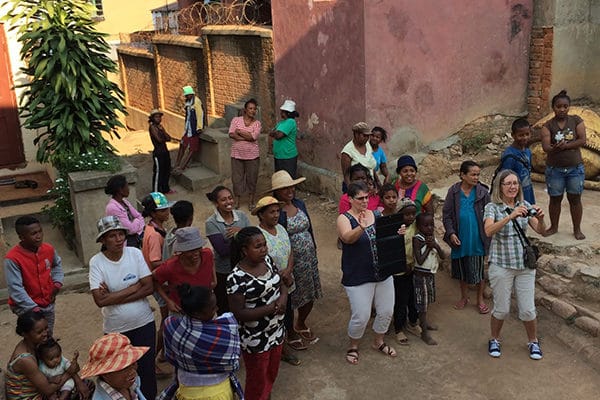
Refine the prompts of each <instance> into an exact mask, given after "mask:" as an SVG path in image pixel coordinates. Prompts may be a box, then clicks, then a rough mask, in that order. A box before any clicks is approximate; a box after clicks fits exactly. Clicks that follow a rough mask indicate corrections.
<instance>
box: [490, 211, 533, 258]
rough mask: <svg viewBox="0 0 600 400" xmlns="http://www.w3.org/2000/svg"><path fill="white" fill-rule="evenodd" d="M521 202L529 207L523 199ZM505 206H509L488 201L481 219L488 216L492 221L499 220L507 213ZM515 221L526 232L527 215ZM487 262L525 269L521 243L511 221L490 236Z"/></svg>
mask: <svg viewBox="0 0 600 400" xmlns="http://www.w3.org/2000/svg"><path fill="white" fill-rule="evenodd" d="M523 204H524V205H525V206H526V207H527V208H529V207H531V205H530V204H529V203H528V202H526V201H523ZM519 205H521V203H520V202H517V203H516V205H515V207H518V206H519ZM507 208H509V207H508V206H507V205H506V204H504V203H488V204H486V206H485V211H484V214H483V220H484V221H485V220H486V219H488V218H490V219H492V220H494V222H496V221H499V220H501V219H503V218H505V217H506V216H507V215H508V214H509V213H508V212H507V211H506V209H507ZM515 221H516V222H517V223H518V224H519V225H520V226H521V229H523V232H526V230H527V223H528V221H529V217H525V218H523V217H518V218H517V219H516V220H515ZM488 262H489V264H490V265H495V266H497V267H501V268H508V269H525V263H524V262H523V245H522V244H521V241H520V240H519V235H518V233H517V230H516V229H515V227H514V225H513V222H512V221H509V222H508V223H507V224H506V225H504V226H503V227H502V229H500V230H499V231H498V232H497V233H496V234H495V235H494V237H493V238H492V243H491V245H490V253H489V258H488Z"/></svg>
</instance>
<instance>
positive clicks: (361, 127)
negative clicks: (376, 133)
mask: <svg viewBox="0 0 600 400" xmlns="http://www.w3.org/2000/svg"><path fill="white" fill-rule="evenodd" d="M352 132H354V133H364V134H365V135H370V134H371V130H370V129H369V125H367V123H366V122H357V123H356V124H354V125H353V126H352Z"/></svg>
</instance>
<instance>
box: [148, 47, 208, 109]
mask: <svg viewBox="0 0 600 400" xmlns="http://www.w3.org/2000/svg"><path fill="white" fill-rule="evenodd" d="M155 47H156V60H157V62H156V64H157V70H158V73H159V75H160V81H161V90H162V100H163V107H164V108H165V110H169V111H171V112H174V113H176V114H182V113H183V107H184V99H183V94H182V91H181V88H182V87H184V86H188V85H189V86H191V87H193V88H194V90H195V91H196V95H197V96H198V97H199V98H200V99H201V100H202V103H203V104H204V105H206V78H205V67H204V60H203V55H202V49H201V48H197V47H186V46H184V45H173V44H166V43H165V44H163V43H160V44H156V46H155Z"/></svg>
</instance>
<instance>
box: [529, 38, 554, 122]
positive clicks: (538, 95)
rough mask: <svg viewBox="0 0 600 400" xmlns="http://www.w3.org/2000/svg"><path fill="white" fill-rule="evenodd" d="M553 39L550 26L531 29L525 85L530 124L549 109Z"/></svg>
mask: <svg viewBox="0 0 600 400" xmlns="http://www.w3.org/2000/svg"><path fill="white" fill-rule="evenodd" d="M553 39H554V32H553V28H552V27H533V28H532V30H531V46H530V55H529V81H528V86H527V89H528V90H527V110H528V112H529V116H528V119H529V122H530V123H531V124H534V123H535V122H536V121H537V120H539V119H540V118H541V117H543V116H544V115H546V114H548V113H549V112H550V111H551V107H550V99H551V96H550V87H551V86H552V47H553Z"/></svg>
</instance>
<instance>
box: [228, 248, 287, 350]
mask: <svg viewBox="0 0 600 400" xmlns="http://www.w3.org/2000/svg"><path fill="white" fill-rule="evenodd" d="M265 264H267V273H266V274H265V275H263V276H260V277H256V276H254V275H251V274H249V273H247V272H246V271H244V270H243V269H241V268H240V267H239V265H236V266H235V267H234V268H233V272H231V274H229V276H228V277H227V294H242V295H243V296H244V298H245V299H246V308H257V307H262V306H264V305H267V304H271V303H273V302H275V301H276V300H277V299H278V298H279V296H280V295H281V292H280V290H279V288H280V286H281V284H282V280H281V277H280V276H279V274H277V268H276V267H275V265H274V264H273V262H272V260H271V257H269V256H267V257H266V258H265ZM283 317H284V316H283V315H267V316H265V317H263V318H261V319H259V320H256V321H246V322H240V341H241V344H242V349H243V350H244V351H246V352H248V353H262V352H265V351H269V350H271V349H272V348H274V347H276V346H279V345H280V344H282V343H283V339H284V336H285V328H284V325H283Z"/></svg>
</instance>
